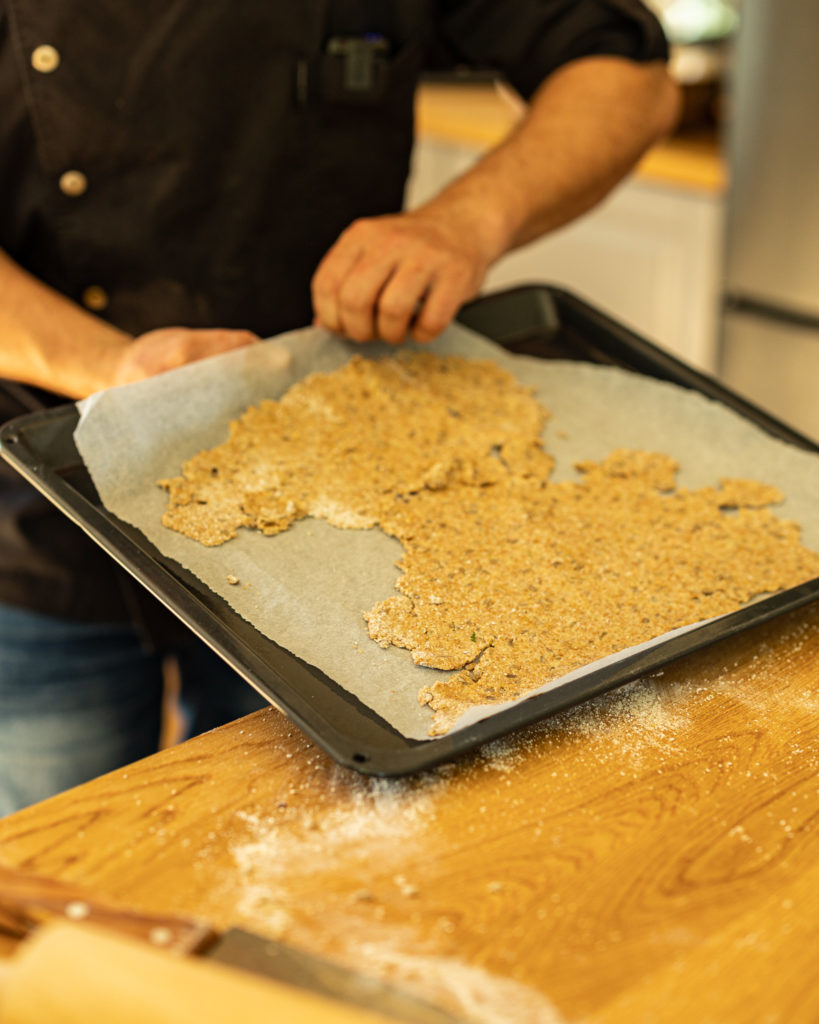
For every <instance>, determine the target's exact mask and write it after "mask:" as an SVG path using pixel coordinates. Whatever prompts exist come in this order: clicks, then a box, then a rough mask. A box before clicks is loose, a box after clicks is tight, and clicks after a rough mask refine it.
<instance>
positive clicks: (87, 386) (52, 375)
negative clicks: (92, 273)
mask: <svg viewBox="0 0 819 1024" xmlns="http://www.w3.org/2000/svg"><path fill="white" fill-rule="evenodd" d="M130 340H131V339H130V335H128V334H126V333H125V332H123V331H120V330H118V329H117V328H116V327H112V326H111V325H110V324H108V323H106V322H105V321H104V320H101V319H100V318H99V317H96V316H94V315H93V314H91V313H87V312H86V311H85V310H84V309H82V308H81V307H80V306H78V305H76V303H74V302H72V301H71V300H70V299H67V298H66V297H65V296H64V295H61V294H60V293H59V292H56V291H54V289H52V288H49V287H48V286H47V285H45V284H43V283H42V282H41V281H38V280H37V279H36V278H34V277H32V276H31V275H30V274H28V273H26V271H24V270H23V269H22V268H21V267H20V266H18V264H16V263H15V262H14V261H13V260H12V259H11V258H10V257H9V256H7V255H6V254H5V253H3V252H2V251H0V377H8V378H10V379H12V380H19V381H22V382H23V383H24V384H34V385H36V386H37V387H42V388H47V389H48V390H50V391H56V392H57V393H59V394H64V395H67V396H68V397H70V398H82V397H84V396H85V395H89V394H91V393H92V392H93V391H97V390H99V389H100V388H102V387H104V386H106V384H107V383H108V382H109V380H110V378H111V375H112V373H113V368H114V366H115V364H116V362H117V360H118V359H119V358H120V356H121V354H122V352H123V350H124V349H125V348H126V346H127V344H128V343H129V341H130Z"/></svg>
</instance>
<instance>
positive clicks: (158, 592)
mask: <svg viewBox="0 0 819 1024" xmlns="http://www.w3.org/2000/svg"><path fill="white" fill-rule="evenodd" d="M459 319H460V321H461V322H462V323H463V324H465V325H466V326H467V327H471V328H473V329H474V330H476V331H479V332H480V333H481V334H484V335H486V336H487V337H489V338H491V339H493V340H494V341H496V342H498V343H500V344H501V345H503V346H505V347H506V348H508V349H510V350H511V351H513V352H523V353H526V354H529V355H535V356H539V357H541V358H545V359H549V358H561V359H566V358H569V359H578V360H585V361H588V362H596V363H607V364H610V365H617V366H623V367H626V368H629V369H632V370H636V371H638V372H641V373H644V374H647V375H649V376H652V377H656V378H660V379H663V380H668V381H672V382H673V383H675V384H679V385H682V386H683V387H686V388H691V389H694V390H697V391H700V392H702V393H704V394H706V395H708V396H709V397H711V398H714V399H716V400H718V401H720V402H722V403H724V404H725V405H728V406H730V407H731V408H732V409H734V410H736V411H737V412H739V413H740V414H741V415H743V416H745V417H746V418H747V419H748V420H750V421H752V422H753V423H756V424H757V425H759V426H760V427H762V428H763V429H764V430H766V431H768V433H770V434H772V435H774V436H775V437H778V438H780V439H782V440H784V441H787V442H789V443H790V444H793V445H796V446H798V447H800V448H804V449H806V450H809V451H815V452H819V446H817V445H816V444H814V443H813V442H812V441H810V440H809V439H808V438H806V437H803V436H801V435H800V434H798V433H796V432H795V431H794V430H791V429H790V428H789V427H788V426H786V425H785V424H783V423H780V422H779V421H778V420H775V419H774V418H773V417H771V416H769V415H767V414H766V413H765V412H763V411H762V410H760V409H758V408H756V407H754V406H753V405H751V404H749V403H748V402H746V401H744V400H743V399H742V398H740V397H739V396H738V395H735V394H733V393H732V392H730V391H728V390H727V389H725V388H724V387H722V386H721V385H720V384H719V383H717V382H716V381H715V380H713V379H711V378H709V377H707V376H705V375H703V374H701V373H699V372H697V371H696V370H694V369H692V368H691V367H689V366H686V365H685V364H684V363H682V362H680V361H679V360H678V359H675V358H674V357H673V356H671V355H669V354H668V353H666V352H664V351H662V350H661V349H659V348H657V347H656V346H655V345H652V344H651V343H650V342H648V341H646V340H645V339H644V338H642V337H640V336H639V335H637V334H635V333H633V332H632V331H630V330H627V329H626V328H624V327H623V326H621V325H620V324H618V323H616V322H615V321H613V320H611V319H610V318H609V317H607V316H605V315H604V314H602V313H601V312H599V311H598V310H596V309H594V308H593V307H591V306H589V305H588V304H587V303H585V302H583V301H581V300H580V299H578V298H577V297H575V296H573V295H571V294H569V293H568V292H565V291H562V290H560V289H557V288H553V287H549V286H547V285H527V286H523V287H520V288H515V289H512V290H509V291H504V292H499V293H496V294H493V295H487V296H484V297H482V298H480V299H477V300H476V301H475V302H472V303H470V304H469V305H468V306H466V307H464V309H463V310H462V311H461V314H460V316H459ZM77 420H78V413H77V409H76V407H75V406H74V404H73V403H71V404H67V405H62V406H58V407H57V408H53V409H49V410H46V411H43V412H36V413H32V414H29V415H26V416H21V417H18V418H16V419H15V420H12V421H11V422H10V423H7V424H6V425H5V426H4V427H3V428H2V429H0V445H2V449H1V452H2V455H3V457H4V458H6V459H7V460H8V461H9V462H10V463H11V464H12V465H13V466H15V467H16V468H17V469H18V470H19V472H20V473H22V474H23V476H25V477H26V478H27V479H28V480H29V481H30V482H31V483H32V484H34V486H35V487H37V488H38V489H39V490H40V491H42V492H43V493H44V494H45V495H46V496H47V497H48V498H49V499H50V500H51V501H52V502H54V504H55V505H57V506H58V507H59V508H60V509H62V511H63V512H65V514H66V515H68V516H69V517H70V518H71V519H72V520H74V521H75V522H76V523H78V524H79V525H80V526H81V527H82V528H83V529H84V530H85V531H86V532H87V533H88V534H90V536H91V537H93V538H94V540H96V541H97V543H99V544H100V545H101V546H102V547H103V548H104V549H105V550H106V551H107V552H108V553H109V554H110V555H111V556H112V557H113V558H114V559H116V561H117V562H119V563H120V564H121V565H122V566H124V567H125V568H126V569H127V570H128V571H129V572H130V573H131V574H132V575H133V576H135V577H136V579H137V580H139V581H140V582H141V583H142V584H143V585H144V586H145V587H147V589H148V590H149V591H151V592H152V593H153V594H154V595H155V596H156V597H157V598H159V600H160V601H162V602H163V604H165V605H166V606H167V607H168V608H170V609H171V611H173V612H174V613H175V614H176V615H177V616H178V617H179V618H180V619H182V620H183V621H184V622H185V623H187V625H188V626H190V628H191V629H192V630H193V631H194V632H195V633H196V634H198V635H199V636H200V637H202V639H203V640H205V641H206V643H208V644H209V645H210V646H211V647H212V648H213V649H214V650H215V651H217V652H218V653H219V654H220V655H221V656H222V657H223V658H224V659H225V660H226V661H227V662H228V663H229V664H231V665H232V666H233V667H234V668H235V669H236V671H237V672H239V674H240V675H241V676H243V677H244V678H245V679H246V680H247V681H248V682H249V683H250V684H251V685H253V686H254V687H255V688H256V689H257V690H258V691H259V692H260V693H261V694H263V695H264V697H265V698H266V699H267V700H269V701H270V703H271V704H274V705H276V706H277V707H279V708H280V709H281V710H282V711H283V712H284V713H285V714H286V715H288V717H289V718H290V719H291V720H292V721H293V722H295V723H296V724H297V725H298V726H299V727H300V728H302V729H303V730H304V731H305V732H306V733H307V734H308V735H309V736H310V737H311V738H312V739H313V740H315V741H316V743H318V745H319V746H321V747H322V748H323V749H324V750H326V751H327V752H328V753H329V754H330V755H331V756H332V757H333V758H334V759H335V760H336V761H338V762H339V763H341V764H343V765H346V766H348V767H350V768H355V769H356V770H358V771H360V772H364V773H366V774H371V775H387V776H392V775H404V774H407V773H409V772H413V771H418V770H420V769H422V768H429V767H432V766H433V765H436V764H439V763H441V762H444V761H448V760H452V759H453V758H454V757H456V756H458V755H460V754H463V753H465V752H466V751H468V750H471V749H473V748H475V747H477V746H479V745H481V744H483V743H486V742H488V741H490V740H493V739H497V738H498V737H500V736H503V735H505V734H506V733H509V732H511V731H512V730H515V729H518V728H520V727H521V726H524V725H527V724H529V723H532V722H535V721H537V720H539V719H542V718H544V717H546V716H547V715H551V714H553V713H554V712H556V711H560V710H562V709H564V708H567V707H569V706H571V705H573V704H578V703H580V702H581V701H584V700H587V699H588V698H590V697H593V696H596V695H597V694H600V693H603V692H604V691H606V690H610V689H612V688H614V687H616V686H619V685H621V684H623V683H625V682H628V681H629V680H632V679H635V678H637V677H638V676H640V675H644V674H646V673H648V672H651V671H653V670H656V669H657V668H659V667H660V666H662V665H664V664H666V663H668V662H669V661H672V660H674V659H675V658H678V657H680V656H682V655H684V654H688V653H690V652H691V651H694V650H697V649H699V648H701V647H705V646H706V645H708V644H711V643H714V642H715V641H717V640H721V639H723V638H725V637H728V636H731V635H733V634H735V633H738V632H740V631H742V630H745V629H748V628H749V627H751V626H755V625H757V624H759V623H761V622H764V621H766V620H767V619H770V618H772V617H773V616H775V615H779V614H781V613H783V612H786V611H790V610H792V609H794V608H798V607H800V606H801V605H805V604H808V603H809V602H811V601H814V600H816V599H817V598H819V579H816V580H813V581H810V582H808V583H803V584H801V585H800V586H798V587H794V588H792V589H790V590H787V591H782V592H780V593H778V594H775V595H773V596H772V597H769V598H766V599H764V600H761V601H758V602H756V603H754V604H752V605H749V606H747V607H745V608H742V609H741V610H739V611H737V612H734V613H732V614H730V615H728V616H724V617H723V618H721V619H719V620H718V621H715V622H711V623H707V624H705V625H703V626H700V627H698V628H695V629H693V630H691V631H690V632H688V633H684V634H682V635H680V636H676V637H672V638H670V639H668V640H666V641H664V642H662V643H660V644H658V645H657V646H655V647H653V648H651V649H650V650H646V651H641V652H638V653H636V654H633V655H631V656H629V657H627V658H625V659H623V660H622V661H620V662H619V663H618V664H616V665H614V666H609V667H604V668H599V669H596V670H593V671H589V672H587V673H586V674H585V675H583V676H582V677H581V678H578V679H575V680H574V681H572V682H570V683H567V684H566V685H565V686H562V687H560V688H559V689H557V690H555V691H552V692H550V693H546V694H542V695H540V696H537V697H532V698H531V699H529V700H527V701H524V702H522V703H520V704H518V705H516V706H515V707H513V708H510V709H508V710H506V711H502V712H499V713H497V714H495V715H493V716H491V717H490V718H487V719H484V720H483V721H482V722H479V723H477V724H476V725H473V726H471V727H469V728H467V729H463V730H461V731H459V732H455V733H453V734H451V735H446V736H442V737H439V738H437V739H432V740H412V739H407V738H405V737H404V736H402V735H401V734H400V733H398V732H397V731H396V730H395V729H394V728H392V726H390V725H389V724H388V723H387V722H385V721H384V720H383V719H382V718H380V716H378V715H377V714H376V713H375V712H373V711H371V710H370V709H369V708H367V707H366V706H365V705H364V704H362V703H361V702H360V701H359V700H358V699H357V698H355V697H353V696H352V695H351V694H350V693H348V692H347V691H346V690H344V689H342V688H341V687H340V686H338V685H337V684H336V683H335V682H334V681H333V680H332V679H330V678H329V677H328V676H327V675H325V674H324V673H323V672H321V671H319V670H318V669H316V668H315V667H314V666H312V665H310V664H308V663H307V662H305V661H303V660H302V659H300V658H298V657H296V656H294V655H293V654H291V653H290V652H289V651H287V650H285V649H283V648H282V647H279V646H278V644H276V643H275V640H273V639H270V638H268V637H266V636H263V635H262V634H261V633H260V632H259V631H258V630H256V629H255V628H254V627H253V626H251V625H250V624H249V623H248V622H246V621H245V620H244V619H243V618H241V616H239V615H237V614H236V613H235V612H234V611H233V610H232V609H231V608H230V606H229V605H228V604H227V603H226V602H225V601H223V600H222V598H220V597H219V596H218V595H217V594H215V593H213V591H211V590H209V589H208V588H207V587H206V586H205V585H204V584H203V583H201V582H200V581H199V580H198V579H197V578H196V577H195V576H193V575H192V574H191V573H189V572H188V571H187V570H185V569H184V568H182V567H181V566H180V565H179V564H177V563H176V562H173V561H172V560H171V559H167V558H165V557H164V556H163V555H162V554H160V552H159V551H157V550H156V548H155V547H154V546H153V545H152V544H150V543H149V542H148V541H147V540H146V538H145V537H144V536H143V535H142V534H141V533H140V532H139V531H138V530H136V529H135V528H133V527H131V526H129V525H128V524H127V523H124V522H122V521H121V520H118V519H117V518H116V517H115V516H113V515H111V513H109V512H108V511H107V510H106V509H105V508H103V506H102V504H101V503H100V500H99V497H98V495H97V493H96V490H95V488H94V485H93V483H92V482H91V479H90V477H89V475H88V473H87V471H86V469H85V467H84V465H83V462H82V459H81V458H80V456H79V454H78V452H77V450H76V448H75V446H74V441H73V432H74V428H75V426H76V424H77Z"/></svg>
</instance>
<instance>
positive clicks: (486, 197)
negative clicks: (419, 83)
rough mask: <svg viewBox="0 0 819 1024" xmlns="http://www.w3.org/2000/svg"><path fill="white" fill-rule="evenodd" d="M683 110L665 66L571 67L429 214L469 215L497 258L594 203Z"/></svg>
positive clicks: (581, 63)
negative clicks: (680, 110)
mask: <svg viewBox="0 0 819 1024" xmlns="http://www.w3.org/2000/svg"><path fill="white" fill-rule="evenodd" d="M678 111H679V95H678V89H677V87H676V85H675V84H674V83H673V81H672V80H671V79H670V77H669V76H668V73H667V72H666V70H665V67H664V65H662V64H659V63H657V64H635V63H633V62H631V61H627V60H624V59H621V58H617V57H587V58H584V59H582V60H577V61H574V62H573V63H571V64H568V65H566V66H565V67H563V68H560V69H559V70H558V71H556V72H555V73H554V74H553V75H551V76H550V77H549V78H548V79H547V80H546V82H544V84H543V85H542V86H541V87H540V89H539V90H538V91H537V92H536V93H535V95H534V96H533V97H532V101H531V104H530V107H529V109H528V111H527V114H526V116H525V117H524V118H523V120H522V121H521V123H520V124H519V125H518V126H517V127H516V128H515V129H514V130H513V132H512V133H511V134H510V136H509V137H508V138H507V139H506V140H504V142H502V143H501V144H500V145H499V146H498V147H497V149H495V150H494V151H493V152H491V153H489V154H488V155H487V156H486V157H484V159H483V160H481V161H479V162H478V164H476V166H475V167H474V168H473V169H472V170H470V171H468V172H467V173H466V174H465V175H463V176H462V177H461V178H460V179H458V180H457V181H455V182H454V183H453V184H452V185H450V186H449V187H448V188H446V189H444V190H443V192H442V193H441V194H440V195H439V196H437V197H436V198H435V199H433V200H432V201H431V202H429V203H428V204H427V205H426V206H425V207H424V209H425V210H426V211H428V212H430V213H434V214H437V213H440V214H441V215H442V216H448V217H457V216H458V214H459V212H462V214H463V216H464V218H465V220H467V221H469V220H471V222H472V224H473V225H474V230H476V231H478V232H480V233H482V235H483V238H482V243H483V245H484V246H485V248H486V252H487V255H488V257H489V259H490V261H491V260H494V259H496V258H497V257H499V256H501V255H503V253H505V252H507V251H508V250H510V249H513V248H515V247H517V246H519V245H523V244H525V243H526V242H529V241H532V240H533V239H535V238H538V237H539V236H540V235H543V234H545V233H546V232H548V231H552V230H554V229H555V228H558V227H561V226H562V225H563V224H566V223H568V222H569V221H571V220H572V219H574V218H575V217H577V216H579V215H580V214H582V213H584V212H586V210H588V209H590V208H591V207H592V206H594V205H595V203H597V202H598V201H599V200H600V199H602V198H603V197H604V196H605V195H606V194H607V193H608V192H609V191H610V190H611V189H612V188H613V187H614V186H615V185H616V184H617V183H618V182H619V181H620V180H621V179H622V178H623V177H624V175H626V174H627V173H628V171H629V170H631V168H632V167H633V166H634V165H635V163H636V162H637V160H638V159H639V158H640V157H641V156H642V154H643V153H644V152H645V151H646V150H647V149H648V148H649V146H651V145H652V144H653V143H655V142H656V141H657V140H658V139H659V138H661V137H662V136H663V135H666V134H668V132H670V131H671V130H672V129H673V127H674V125H675V123H676V120H677V117H678ZM478 211H480V212H478Z"/></svg>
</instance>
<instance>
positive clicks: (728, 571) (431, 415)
mask: <svg viewBox="0 0 819 1024" xmlns="http://www.w3.org/2000/svg"><path fill="white" fill-rule="evenodd" d="M546 418H547V413H546V411H545V410H544V409H543V408H542V406H540V405H539V404H538V403H537V401H536V400H535V399H534V397H533V396H532V393H531V391H530V390H529V389H527V388H524V387H523V386H521V385H520V384H519V383H518V382H517V381H515V380H514V378H513V377H511V375H509V374H507V373H506V372H505V371H503V370H501V369H500V368H499V367H498V366H496V365H495V364H493V363H491V362H482V361H472V360H466V359H463V358H460V357H455V356H450V357H446V358H440V357H437V356H434V355H432V354H431V353H420V354H406V353H402V354H400V355H398V356H397V357H395V358H392V359H386V360H382V361H374V360H369V359H364V358H361V357H358V358H355V359H353V360H352V361H351V362H350V363H348V364H347V365H346V366H344V367H343V368H342V369H340V370H337V371H335V372H334V373H329V374H313V375H311V376H310V377H307V378H305V379H304V380H303V381H301V382H299V383H297V384H295V385H294V386H293V387H292V388H291V389H290V390H289V391H288V392H287V393H286V394H285V395H284V396H283V397H282V398H281V399H280V400H279V401H276V402H273V401H268V402H263V403H262V404H261V405H259V406H258V407H254V408H251V409H249V410H248V411H247V412H246V413H245V414H244V415H243V416H242V417H241V418H240V419H239V420H237V421H235V422H234V423H233V424H231V432H230V438H229V440H228V441H226V442H225V443H224V444H222V445H220V446H219V447H217V448H214V449H211V450H210V451H206V452H202V453H200V454H199V455H196V456H195V457H194V458H193V459H191V460H190V461H189V462H188V463H186V464H185V466H184V467H183V475H182V476H181V477H177V478H175V479H173V480H164V481H161V484H162V486H164V487H165V488H167V490H168V492H169V504H168V510H167V512H166V514H165V516H164V518H163V522H164V523H165V525H166V526H169V527H171V528H173V529H176V530H179V531H180V532H181V533H184V534H186V535H187V536H189V537H193V538H195V539H197V540H199V541H201V542H202V543H204V544H209V545H215V544H221V543H223V542H224V541H226V540H229V539H230V538H231V537H234V536H235V535H236V531H237V530H238V529H239V528H240V527H248V528H255V529H259V530H261V531H263V532H264V533H268V534H274V533H279V532H281V531H282V530H286V529H287V528H288V527H289V526H290V525H291V524H292V523H293V522H295V521H296V520H297V519H301V518H303V517H305V516H313V517H315V518H322V519H327V520H328V521H329V522H330V523H332V524H334V525H335V526H339V527H343V528H348V529H363V528H368V527H371V526H374V525H376V524H377V525H379V526H380V527H381V529H382V530H384V531H385V532H386V533H388V534H390V535H392V536H394V537H396V538H398V540H400V541H401V543H402V545H403V547H404V552H405V553H404V556H403V558H402V559H401V561H400V562H399V568H400V569H401V572H402V575H401V576H400V578H399V580H398V582H397V589H398V591H399V593H398V595H396V596H393V597H390V598H388V599H387V600H385V601H382V602H380V603H379V604H377V605H376V606H375V607H374V608H373V609H371V610H370V611H369V612H367V613H366V615H365V618H366V620H367V624H368V630H369V634H370V636H371V637H372V639H373V640H375V641H376V642H377V643H379V644H381V646H383V647H388V646H397V647H403V648H406V649H408V650H409V651H410V652H411V654H412V658H413V661H414V662H415V663H416V664H419V665H425V666H430V667H434V668H438V669H445V670H455V674H453V675H451V676H449V677H448V678H446V679H444V680H440V681H438V682H436V683H434V684H433V685H432V686H428V687H424V688H423V689H422V690H421V693H420V695H419V699H420V701H421V702H422V703H423V704H428V705H429V707H430V708H431V709H432V710H433V711H434V712H435V717H434V721H433V724H432V727H431V729H430V734H431V735H440V734H442V733H444V732H446V731H448V730H449V729H450V728H451V727H452V725H453V724H454V723H455V721H456V720H457V719H458V717H459V716H460V715H461V714H462V713H463V712H464V711H465V710H467V709H468V708H469V707H472V706H475V705H480V704H492V703H497V702H500V701H506V700H512V699H514V698H517V697H519V696H521V695H523V694H525V693H527V692H528V691H531V690H533V689H535V688H537V687H538V686H541V685H543V684H545V683H547V682H549V681H550V680H552V679H555V678H557V677H559V676H561V675H563V674H565V673H566V672H569V671H571V670H572V669H575V668H578V667H580V666H582V665H585V664H588V663H589V662H592V661H595V660H596V659H598V658H601V657H604V656H605V655H608V654H612V653H615V652H617V651H620V650H622V649H623V648H625V647H628V646H632V645H635V644H639V643H642V642H644V641H646V640H650V639H652V638H653V637H655V636H659V635H660V634H662V633H665V632H667V631H669V630H671V629H674V628H677V627H679V626H683V625H686V624H688V623H692V622H696V621H699V620H701V619H705V618H709V617H711V616H713V615H719V614H722V613H724V612H728V611H732V610H734V609H736V608H739V607H740V606H741V605H742V604H744V603H745V602H746V601H748V600H750V599H751V598H753V597H755V596H758V595H760V594H762V593H767V592H774V591H776V590H780V589H782V588H784V587H790V586H794V585H796V584H797V583H800V582H803V581H804V580H807V579H811V578H812V577H814V576H817V575H819V555H817V554H814V553H812V552H810V551H808V550H807V549H806V548H804V547H803V546H802V545H801V543H800V540H799V533H800V532H799V528H798V526H797V525H796V524H795V523H791V522H787V521H783V520H780V519H777V518H776V517H775V516H774V515H773V514H772V513H771V511H770V510H769V508H768V507H767V506H769V505H770V504H773V503H775V502H777V501H780V500H781V499H782V495H781V494H780V493H779V492H778V491H777V490H776V488H773V487H770V486H767V485H765V484H760V483H756V482H755V481H748V480H723V481H721V483H720V486H719V487H705V488H701V489H698V490H693V491H692V490H687V489H683V488H681V489H679V490H678V489H677V488H676V484H675V474H676V469H677V466H676V463H675V462H674V460H673V459H671V458H670V457H669V456H667V455H663V454H658V453H653V452H641V451H632V450H627V449H619V450H616V451H614V452H612V453H611V454H610V455H609V456H608V457H607V458H606V459H604V460H603V461H602V462H599V463H596V462H588V461H587V462H582V463H580V464H579V465H578V469H579V470H580V473H581V476H580V478H579V479H577V480H572V481H563V482H560V483H552V482H551V481H550V473H551V469H552V465H553V460H552V458H551V456H550V455H548V454H547V453H546V452H545V451H544V450H543V447H542V445H541V442H540V439H539V436H540V433H541V430H542V427H543V424H544V422H545V420H546Z"/></svg>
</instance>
